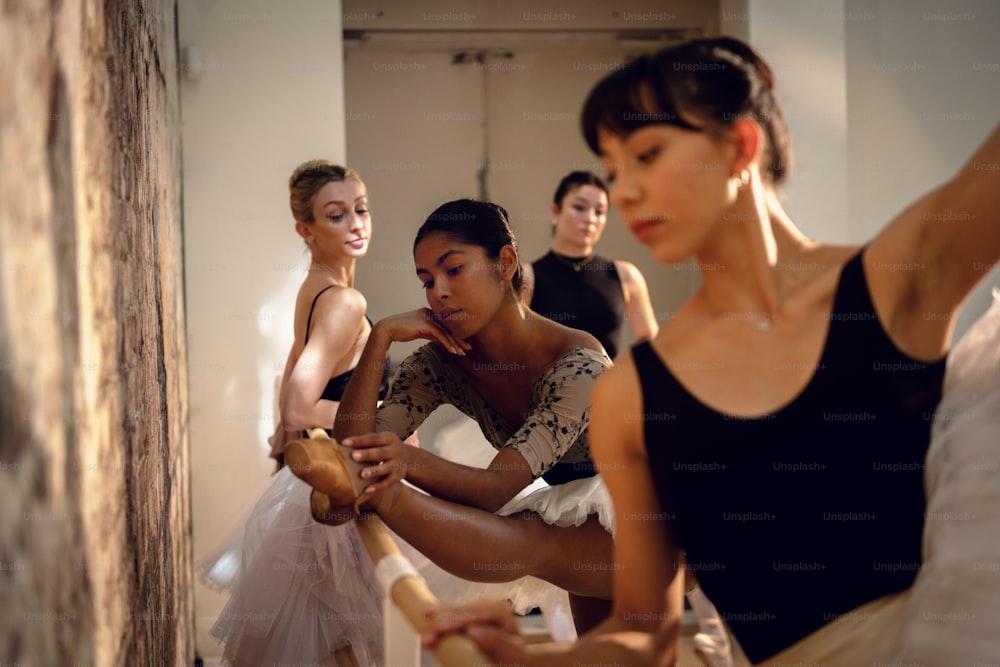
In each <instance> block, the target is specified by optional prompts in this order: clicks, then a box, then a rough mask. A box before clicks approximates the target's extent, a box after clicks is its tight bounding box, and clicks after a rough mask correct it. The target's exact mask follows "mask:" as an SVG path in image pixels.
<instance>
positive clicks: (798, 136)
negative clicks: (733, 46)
mask: <svg viewBox="0 0 1000 667" xmlns="http://www.w3.org/2000/svg"><path fill="white" fill-rule="evenodd" d="M747 5H748V7H747V12H746V17H747V18H746V20H747V22H748V24H749V30H748V32H749V35H748V38H749V42H750V44H751V45H752V46H753V47H754V49H756V50H757V52H758V53H760V55H761V57H763V58H764V60H765V61H767V62H768V64H769V65H770V66H771V68H772V70H773V72H774V76H775V79H776V82H777V87H776V89H777V91H778V95H779V99H780V103H781V105H782V111H783V112H784V115H785V120H786V121H787V122H788V125H789V128H790V132H791V136H792V154H793V164H792V170H791V179H790V181H789V183H788V184H787V186H786V187H785V188H784V191H785V195H786V197H785V199H786V206H787V210H788V213H789V214H790V215H791V216H792V219H793V220H795V221H796V222H797V223H798V225H799V226H800V228H801V229H802V231H803V232H805V233H806V234H808V235H810V236H812V237H814V238H816V239H818V240H822V241H828V242H832V243H846V242H848V241H850V236H849V232H848V225H847V220H848V216H847V197H845V192H846V190H847V169H848V167H847V99H846V94H845V93H846V90H847V83H846V72H845V57H844V49H845V45H844V19H843V14H844V3H843V1H842V0H749V1H748V3H747ZM723 18H725V15H724V16H723Z"/></svg>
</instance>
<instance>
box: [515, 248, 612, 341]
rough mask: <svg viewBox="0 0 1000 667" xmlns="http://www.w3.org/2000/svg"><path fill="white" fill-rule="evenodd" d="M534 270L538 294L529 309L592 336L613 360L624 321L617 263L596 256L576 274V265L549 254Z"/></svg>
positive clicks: (537, 261)
mask: <svg viewBox="0 0 1000 667" xmlns="http://www.w3.org/2000/svg"><path fill="white" fill-rule="evenodd" d="M531 268H532V269H533V270H534V272H535V291H534V294H533V295H532V297H531V303H530V304H529V307H530V308H531V309H532V310H533V311H535V312H536V313H538V314H539V315H541V316H543V317H547V318H549V319H550V320H554V321H556V322H559V323H560V324H565V325H566V326H568V327H573V328H574V329H582V330H584V331H586V332H587V333H589V334H591V335H593V336H594V337H595V338H596V339H597V340H599V341H600V342H601V345H603V346H604V350H605V351H606V352H607V353H608V356H609V357H611V358H612V359H614V358H615V357H616V356H617V355H618V345H619V341H620V340H621V332H622V323H623V322H624V321H625V294H624V292H622V282H621V278H619V276H618V269H616V268H615V263H614V261H613V260H610V259H607V258H604V257H601V256H599V255H595V256H594V257H593V259H591V260H590V261H589V262H587V263H586V264H581V265H580V269H579V270H576V269H575V268H574V263H573V262H571V261H570V260H568V259H563V258H562V257H561V256H559V255H557V254H556V253H554V252H552V251H549V253H548V254H547V255H544V256H543V257H541V258H539V259H537V260H535V261H534V262H532V264H531Z"/></svg>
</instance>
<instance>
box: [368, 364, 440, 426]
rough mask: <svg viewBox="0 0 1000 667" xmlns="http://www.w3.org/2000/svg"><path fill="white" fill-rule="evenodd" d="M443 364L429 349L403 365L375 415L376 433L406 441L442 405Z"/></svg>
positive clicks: (390, 384) (400, 366)
mask: <svg viewBox="0 0 1000 667" xmlns="http://www.w3.org/2000/svg"><path fill="white" fill-rule="evenodd" d="M439 365H440V362H439V361H437V358H436V356H435V355H433V353H431V352H430V351H429V350H428V348H427V346H424V347H421V348H420V349H418V350H417V351H416V352H414V353H413V354H411V355H410V356H409V357H407V358H406V359H405V360H404V361H403V363H401V364H400V365H399V368H397V369H396V372H395V373H394V374H393V377H392V380H391V381H390V383H389V393H388V394H386V397H385V399H384V400H383V401H382V404H381V405H380V406H379V408H378V410H377V411H376V413H375V431H376V432H379V433H381V432H383V431H389V432H391V433H395V434H396V435H398V436H399V437H400V438H401V439H405V438H407V437H409V436H410V435H412V434H413V432H414V431H416V430H417V427H418V426H420V424H422V423H423V421H424V420H425V419H427V417H428V416H430V414H431V413H432V412H434V410H435V409H436V408H437V407H438V406H439V405H441V403H442V402H443V400H442V399H443V397H444V396H445V391H444V389H443V387H442V384H443V383H444V381H445V380H444V378H443V377H442V374H441V372H440V369H439V368H438V366H439Z"/></svg>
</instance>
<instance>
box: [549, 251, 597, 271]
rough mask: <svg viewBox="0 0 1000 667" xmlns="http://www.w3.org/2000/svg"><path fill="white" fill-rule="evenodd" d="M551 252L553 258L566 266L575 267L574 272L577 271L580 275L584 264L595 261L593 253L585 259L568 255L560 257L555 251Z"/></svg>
mask: <svg viewBox="0 0 1000 667" xmlns="http://www.w3.org/2000/svg"><path fill="white" fill-rule="evenodd" d="M551 252H552V256H553V257H555V258H556V259H558V260H559V261H560V262H562V263H563V264H565V265H566V266H571V267H573V270H574V271H576V272H578V273H579V271H580V269H581V268H583V265H584V264H586V263H587V262H589V261H590V260H592V259H594V254H593V253H591V254H589V255H587V256H585V257H567V256H566V255H560V254H559V253H557V252H556V251H555V250H552V251H551Z"/></svg>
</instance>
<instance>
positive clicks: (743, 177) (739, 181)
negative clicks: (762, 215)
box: [729, 169, 750, 190]
mask: <svg viewBox="0 0 1000 667" xmlns="http://www.w3.org/2000/svg"><path fill="white" fill-rule="evenodd" d="M729 181H730V182H731V183H732V185H733V187H734V188H736V189H737V190H742V189H743V188H744V187H745V186H746V184H747V183H749V182H750V172H749V171H748V170H746V169H744V170H743V171H741V172H740V173H738V174H733V175H732V176H730V177H729Z"/></svg>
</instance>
